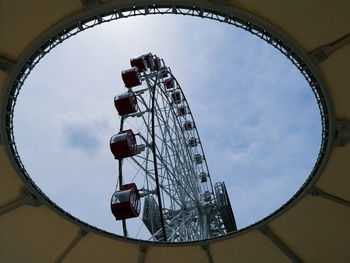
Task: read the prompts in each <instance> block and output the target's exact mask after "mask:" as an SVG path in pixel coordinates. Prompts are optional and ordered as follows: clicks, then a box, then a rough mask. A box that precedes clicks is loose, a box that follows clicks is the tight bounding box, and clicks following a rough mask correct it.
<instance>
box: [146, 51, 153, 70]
mask: <svg viewBox="0 0 350 263" xmlns="http://www.w3.org/2000/svg"><path fill="white" fill-rule="evenodd" d="M145 59H146V62H147V66H148V68H149V69H150V70H152V71H154V70H155V67H154V66H155V64H154V58H153V55H152V53H148V54H146V55H145Z"/></svg>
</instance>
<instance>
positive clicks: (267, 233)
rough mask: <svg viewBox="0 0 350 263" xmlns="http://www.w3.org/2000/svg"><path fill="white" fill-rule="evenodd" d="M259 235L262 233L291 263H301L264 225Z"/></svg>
mask: <svg viewBox="0 0 350 263" xmlns="http://www.w3.org/2000/svg"><path fill="white" fill-rule="evenodd" d="M260 231H261V233H263V234H264V235H265V236H266V237H267V238H268V239H270V240H271V241H272V243H273V244H274V245H275V246H276V247H277V248H278V249H279V250H281V252H283V253H284V254H285V255H286V256H287V257H288V258H289V259H290V260H291V261H292V262H294V263H302V261H301V259H300V258H299V257H298V256H297V255H296V254H295V253H294V252H293V251H292V250H291V249H290V248H288V247H287V246H286V245H285V244H284V243H283V242H282V241H281V240H280V239H279V238H278V237H277V236H275V234H274V233H272V232H271V230H270V229H269V228H268V227H267V226H266V225H265V226H263V227H262V228H260Z"/></svg>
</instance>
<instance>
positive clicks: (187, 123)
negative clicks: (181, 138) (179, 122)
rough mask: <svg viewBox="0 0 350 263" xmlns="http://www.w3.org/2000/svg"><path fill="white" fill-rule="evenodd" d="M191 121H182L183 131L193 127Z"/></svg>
mask: <svg viewBox="0 0 350 263" xmlns="http://www.w3.org/2000/svg"><path fill="white" fill-rule="evenodd" d="M193 126H194V125H193V123H192V122H190V121H185V122H184V123H183V128H184V129H185V131H189V130H192V129H193Z"/></svg>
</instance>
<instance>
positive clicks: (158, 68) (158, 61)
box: [154, 56, 162, 71]
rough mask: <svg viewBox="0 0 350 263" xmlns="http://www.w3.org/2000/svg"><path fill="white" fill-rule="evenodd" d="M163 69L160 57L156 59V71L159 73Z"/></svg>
mask: <svg viewBox="0 0 350 263" xmlns="http://www.w3.org/2000/svg"><path fill="white" fill-rule="evenodd" d="M161 68H162V62H161V60H160V58H159V57H157V56H155V57H154V70H155V71H159V70H160V69H161Z"/></svg>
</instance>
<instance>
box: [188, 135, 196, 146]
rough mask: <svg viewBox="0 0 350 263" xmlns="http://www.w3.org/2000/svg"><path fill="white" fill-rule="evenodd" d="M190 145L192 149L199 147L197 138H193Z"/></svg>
mask: <svg viewBox="0 0 350 263" xmlns="http://www.w3.org/2000/svg"><path fill="white" fill-rule="evenodd" d="M188 145H189V146H191V147H196V146H197V145H198V140H197V139H196V138H195V137H191V138H190V139H189V140H188Z"/></svg>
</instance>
